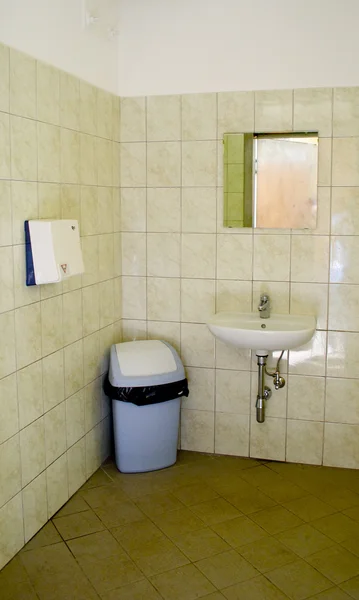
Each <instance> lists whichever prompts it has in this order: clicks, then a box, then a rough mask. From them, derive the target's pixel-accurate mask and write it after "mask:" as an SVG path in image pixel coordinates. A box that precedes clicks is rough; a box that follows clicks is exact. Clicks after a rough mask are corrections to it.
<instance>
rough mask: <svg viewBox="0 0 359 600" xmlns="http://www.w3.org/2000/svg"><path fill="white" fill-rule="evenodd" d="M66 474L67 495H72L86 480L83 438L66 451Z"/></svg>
mask: <svg viewBox="0 0 359 600" xmlns="http://www.w3.org/2000/svg"><path fill="white" fill-rule="evenodd" d="M67 474H68V484H69V495H70V496H72V494H74V493H75V492H76V491H77V490H78V489H79V487H80V486H81V485H83V484H84V483H85V481H86V453H85V438H82V439H81V440H79V441H78V442H77V443H76V444H74V445H73V446H72V447H71V448H69V450H68V451H67Z"/></svg>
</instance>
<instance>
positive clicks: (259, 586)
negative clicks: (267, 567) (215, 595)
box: [222, 576, 288, 600]
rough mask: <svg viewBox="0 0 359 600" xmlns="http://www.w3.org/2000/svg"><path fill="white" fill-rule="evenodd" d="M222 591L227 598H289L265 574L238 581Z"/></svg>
mask: <svg viewBox="0 0 359 600" xmlns="http://www.w3.org/2000/svg"><path fill="white" fill-rule="evenodd" d="M222 593H223V594H224V596H225V598H227V600H244V599H245V600H286V599H287V598H288V596H285V595H284V594H283V593H282V592H281V591H280V590H279V589H278V588H277V587H275V586H274V585H273V584H272V583H271V582H270V581H268V579H266V578H265V577H263V576H259V577H255V578H254V579H251V580H250V581H245V582H244V583H237V584H236V585H233V586H231V587H228V588H226V589H224V590H222Z"/></svg>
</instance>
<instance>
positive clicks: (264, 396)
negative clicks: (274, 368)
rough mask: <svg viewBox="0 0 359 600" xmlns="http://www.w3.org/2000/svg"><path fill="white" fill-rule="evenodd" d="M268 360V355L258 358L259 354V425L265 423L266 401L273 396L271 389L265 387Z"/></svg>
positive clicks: (257, 409)
mask: <svg viewBox="0 0 359 600" xmlns="http://www.w3.org/2000/svg"><path fill="white" fill-rule="evenodd" d="M267 358H268V355H266V356H258V354H257V365H258V395H257V402H256V413H257V421H258V423H264V419H265V401H266V400H268V399H269V398H270V397H271V395H272V391H271V389H270V388H269V387H267V386H266V385H264V376H265V371H266V364H267Z"/></svg>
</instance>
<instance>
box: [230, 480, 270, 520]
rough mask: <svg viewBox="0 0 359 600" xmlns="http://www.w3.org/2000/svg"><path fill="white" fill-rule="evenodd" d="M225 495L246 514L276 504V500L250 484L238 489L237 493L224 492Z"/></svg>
mask: <svg viewBox="0 0 359 600" xmlns="http://www.w3.org/2000/svg"><path fill="white" fill-rule="evenodd" d="M224 497H225V498H226V499H227V500H228V502H230V503H231V504H233V506H235V507H236V508H238V510H239V511H240V512H242V513H244V514H245V515H251V514H252V513H255V512H258V511H259V510H264V509H265V508H272V507H273V506H276V504H277V503H276V502H275V501H274V500H272V499H271V498H269V496H266V495H265V494H263V493H262V492H261V491H260V490H259V489H257V488H255V487H253V486H250V485H248V486H247V488H244V489H241V490H237V492H236V493H234V494H233V493H232V491H231V493H230V494H226V493H225V494H224Z"/></svg>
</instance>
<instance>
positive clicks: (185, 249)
mask: <svg viewBox="0 0 359 600" xmlns="http://www.w3.org/2000/svg"><path fill="white" fill-rule="evenodd" d="M215 271H216V236H215V235H214V234H208V233H203V234H201V233H197V234H196V233H183V234H182V247H181V275H182V277H194V278H205V279H207V278H210V277H214V276H215Z"/></svg>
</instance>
